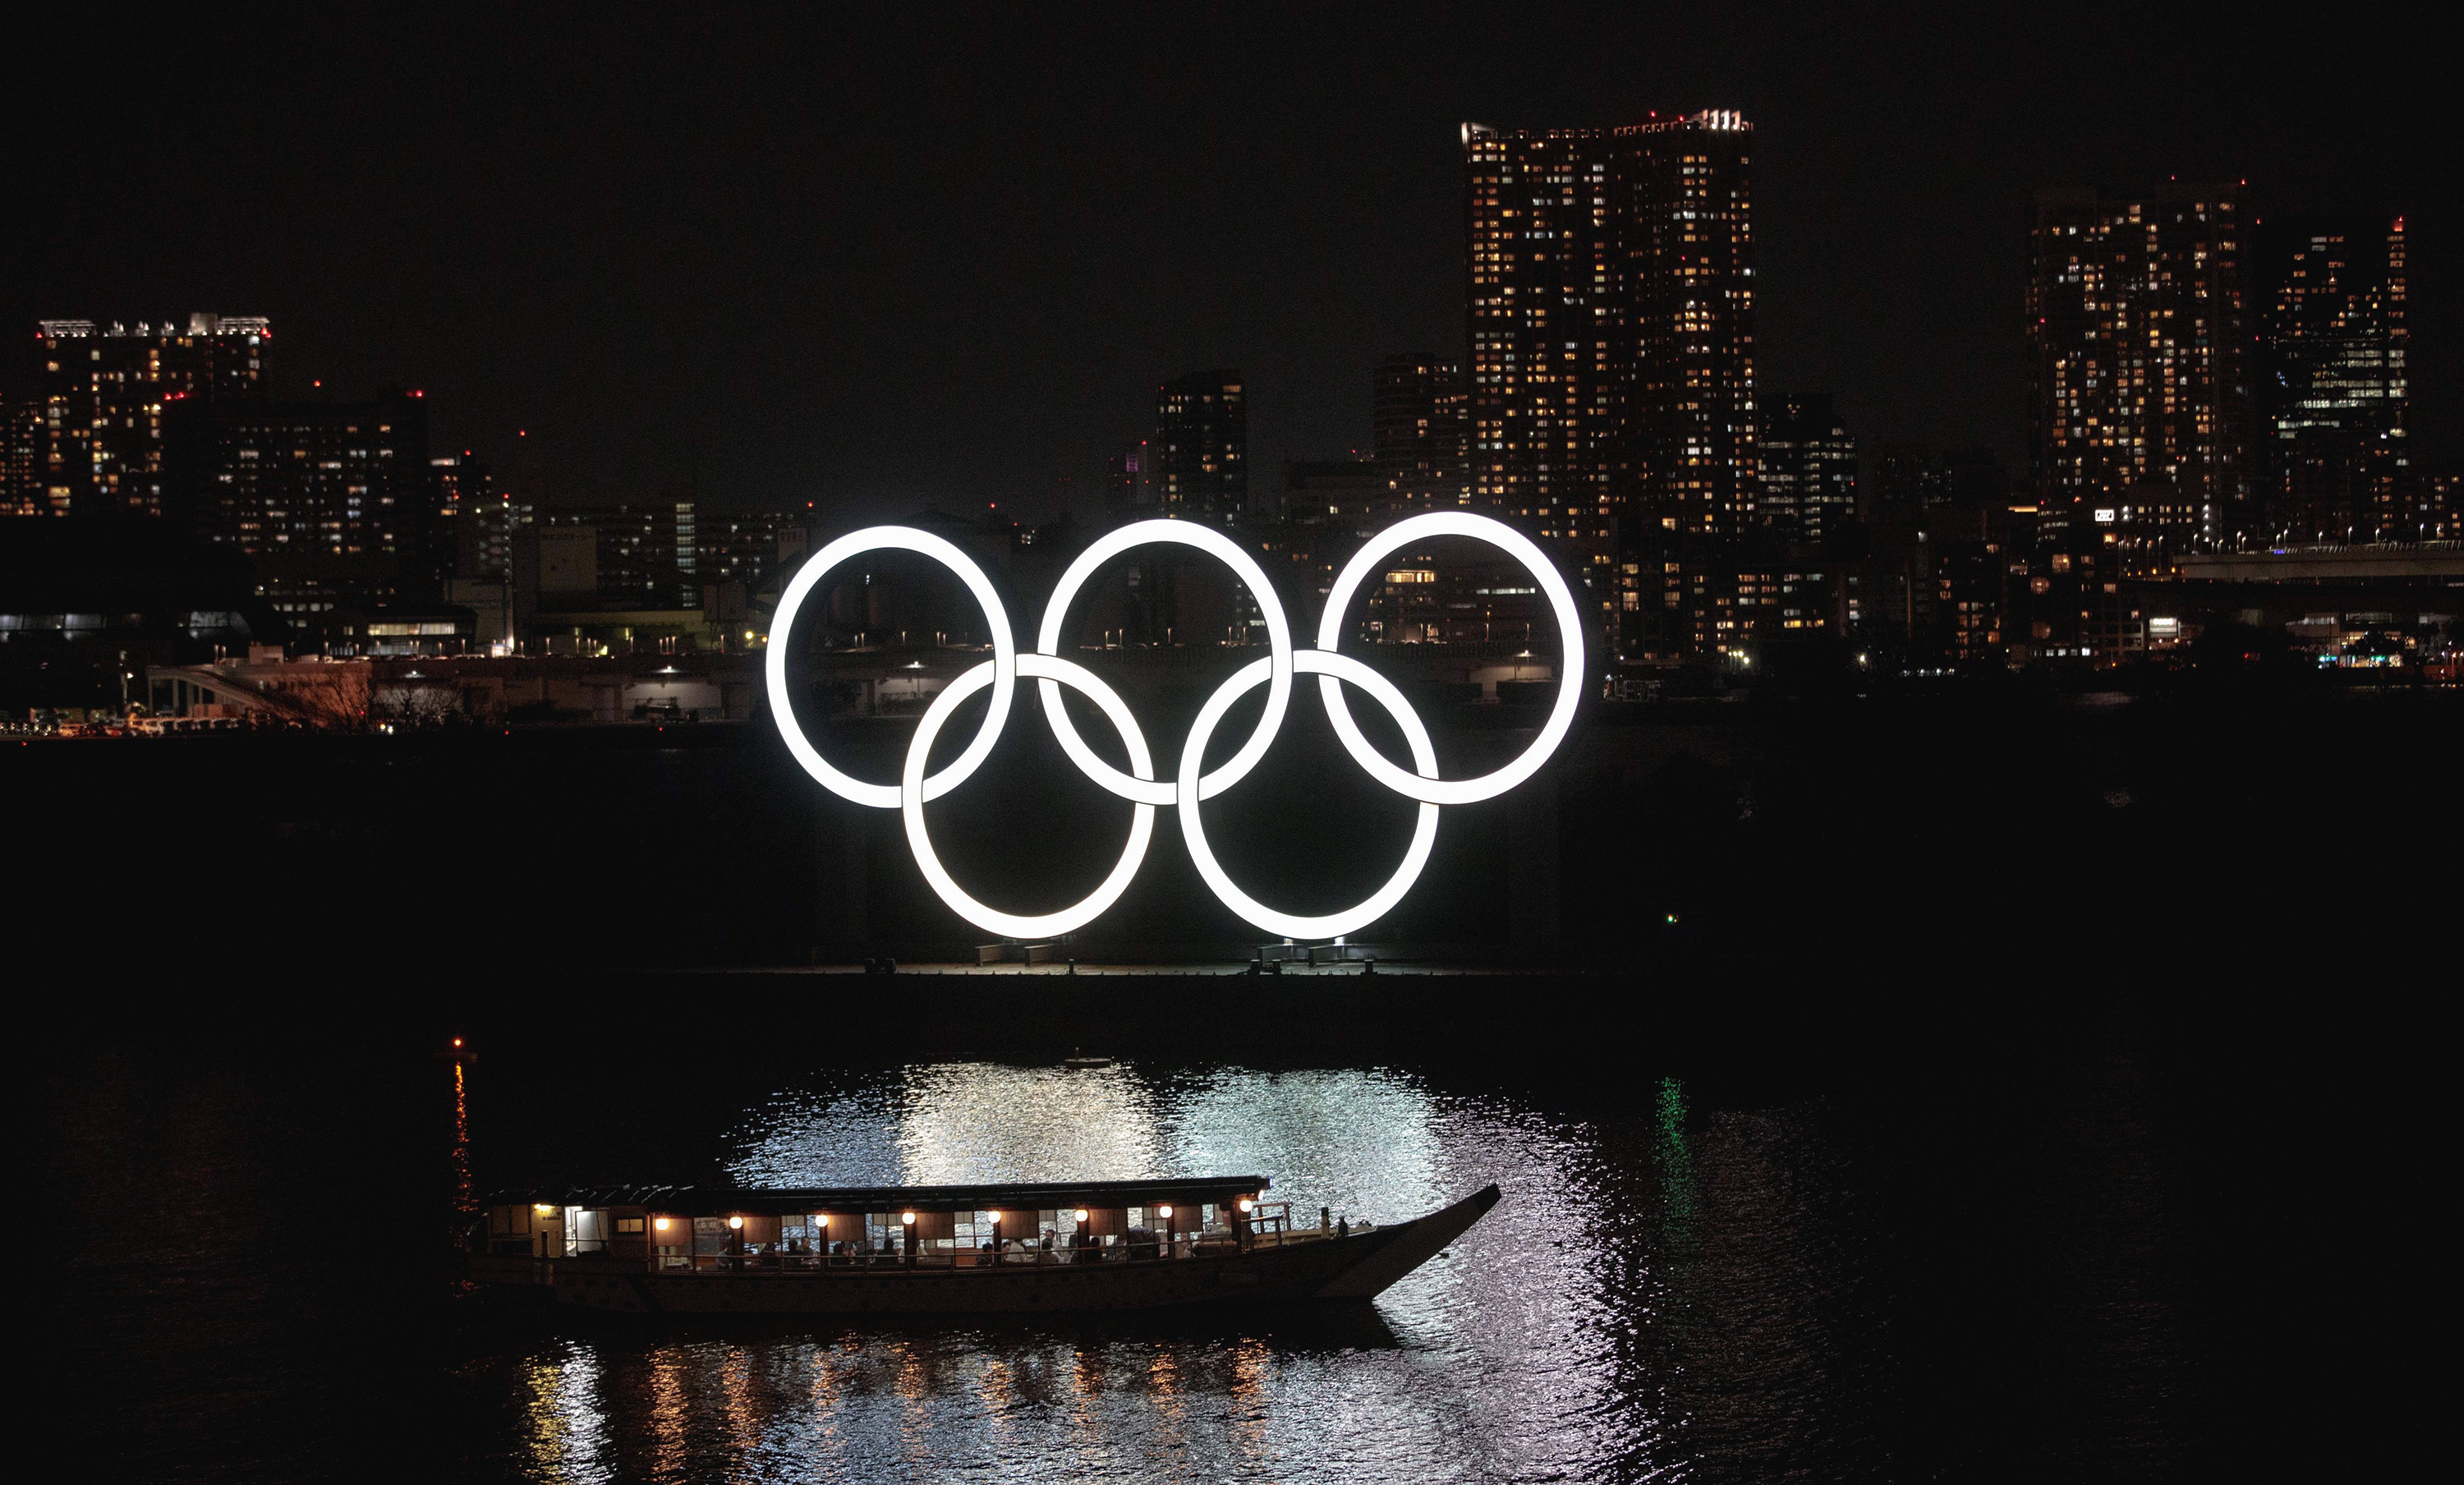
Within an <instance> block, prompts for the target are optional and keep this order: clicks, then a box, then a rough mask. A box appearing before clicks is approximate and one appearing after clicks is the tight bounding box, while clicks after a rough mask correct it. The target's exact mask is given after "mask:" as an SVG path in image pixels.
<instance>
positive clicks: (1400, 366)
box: [1372, 350, 1471, 511]
mask: <svg viewBox="0 0 2464 1485" xmlns="http://www.w3.org/2000/svg"><path fill="white" fill-rule="evenodd" d="M1372 395H1373V398H1374V407H1375V414H1374V416H1375V423H1374V424H1373V432H1374V433H1375V449H1376V461H1377V472H1378V473H1379V474H1380V475H1382V476H1384V477H1385V479H1386V490H1387V498H1388V500H1389V501H1390V506H1391V508H1397V509H1402V510H1409V511H1419V510H1434V509H1440V508H1447V507H1453V506H1460V505H1468V504H1469V503H1471V488H1470V484H1469V481H1468V476H1469V473H1470V470H1469V465H1468V462H1467V460H1466V458H1465V454H1466V452H1467V445H1468V443H1469V435H1470V425H1469V423H1468V421H1467V420H1466V418H1465V416H1464V413H1465V410H1466V405H1467V403H1468V401H1469V398H1468V394H1467V393H1466V392H1465V391H1464V390H1463V367H1462V366H1460V365H1458V364H1457V363H1455V362H1451V361H1441V360H1440V359H1438V358H1437V357H1435V356H1433V355H1430V354H1429V353H1428V352H1427V351H1418V350H1415V351H1405V352H1403V353H1402V354H1400V355H1396V356H1389V357H1387V358H1386V359H1385V360H1383V361H1380V362H1379V363H1377V371H1376V375H1375V382H1374V384H1373V386H1372Z"/></svg>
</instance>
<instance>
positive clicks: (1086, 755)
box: [1035, 521, 1382, 805]
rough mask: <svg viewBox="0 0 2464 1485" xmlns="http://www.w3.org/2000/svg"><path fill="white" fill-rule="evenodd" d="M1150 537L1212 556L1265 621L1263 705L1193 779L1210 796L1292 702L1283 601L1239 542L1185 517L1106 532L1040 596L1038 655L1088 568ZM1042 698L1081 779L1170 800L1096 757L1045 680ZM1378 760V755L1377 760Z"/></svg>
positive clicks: (1246, 761) (1244, 768) (1252, 758)
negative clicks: (1253, 721)
mask: <svg viewBox="0 0 2464 1485" xmlns="http://www.w3.org/2000/svg"><path fill="white" fill-rule="evenodd" d="M1153 542H1171V543H1178V544H1180V545H1182V546H1195V547H1197V548H1198V549H1199V551H1201V552H1204V553H1206V554H1207V555H1209V556H1211V557H1215V558H1218V559H1220V560H1221V562H1222V563H1223V565H1225V566H1227V567H1230V568H1231V569H1232V571H1233V574H1234V575H1235V576H1237V577H1239V578H1240V579H1241V581H1242V582H1243V583H1246V584H1248V585H1249V591H1250V592H1251V593H1252V594H1254V595H1256V597H1257V600H1258V610H1259V611H1260V612H1261V613H1263V614H1265V619H1266V658H1267V660H1268V661H1269V662H1270V666H1269V674H1268V684H1267V687H1266V710H1265V714H1264V715H1262V716H1261V717H1259V719H1258V730H1257V731H1255V732H1253V733H1251V734H1250V735H1249V741H1248V742H1246V743H1243V744H1242V746H1241V751H1239V752H1237V753H1235V754H1233V755H1232V756H1231V757H1230V758H1228V759H1226V760H1225V761H1224V764H1223V766H1222V767H1221V768H1218V769H1216V770H1215V771H1214V772H1213V773H1210V774H1208V775H1206V776H1205V777H1204V778H1203V779H1201V780H1199V786H1198V797H1199V798H1200V799H1213V798H1214V797H1215V796H1216V795H1218V794H1221V793H1222V792H1223V791H1224V790H1225V789H1228V788H1230V787H1232V786H1233V785H1235V784H1238V783H1240V782H1241V781H1242V780H1243V779H1244V778H1247V777H1248V776H1249V770H1250V769H1252V768H1255V767H1256V766H1258V760H1259V759H1261V758H1264V757H1265V756H1266V749H1267V748H1268V747H1269V746H1271V745H1273V743H1274V741H1275V734H1276V733H1278V732H1280V731H1282V730H1283V725H1284V713H1285V711H1286V710H1287V708H1289V707H1290V705H1291V700H1292V630H1291V624H1290V622H1289V621H1288V620H1287V619H1286V618H1285V617H1284V604H1283V600H1282V599H1280V598H1277V597H1276V596H1275V590H1274V588H1273V587H1272V586H1270V585H1269V584H1268V583H1267V582H1266V571H1265V568H1264V567H1261V566H1259V565H1258V561H1257V559H1256V558H1254V557H1252V556H1250V555H1249V554H1248V553H1247V552H1244V551H1243V550H1242V549H1241V547H1240V544H1239V543H1236V542H1234V541H1233V540H1232V539H1231V538H1230V537H1228V536H1225V535H1224V534H1223V533H1222V532H1221V531H1218V530H1216V529H1215V528H1214V527H1212V526H1201V525H1199V524H1198V523H1197V522H1196V521H1133V522H1131V523H1130V524H1128V525H1126V526H1121V527H1118V528H1116V529H1114V530H1111V531H1108V532H1106V533H1105V534H1104V535H1103V536H1101V537H1099V538H1097V539H1096V542H1095V544H1094V545H1092V546H1089V547H1088V548H1087V549H1086V550H1085V551H1083V552H1081V553H1079V554H1078V560H1077V561H1076V562H1073V563H1071V564H1070V565H1069V570H1067V572H1064V573H1063V574H1061V582H1060V585H1059V586H1058V587H1054V588H1053V590H1052V596H1051V597H1050V598H1048V599H1046V600H1045V604H1044V626H1043V628H1042V629H1040V630H1038V631H1037V632H1036V636H1035V648H1036V649H1037V650H1038V651H1039V652H1041V653H1042V654H1060V653H1061V626H1062V622H1063V621H1064V620H1065V619H1067V617H1068V616H1069V602H1070V600H1071V599H1073V598H1076V597H1077V596H1078V589H1079V588H1081V587H1085V586H1086V583H1087V580H1088V579H1089V578H1090V577H1092V576H1094V574H1095V569H1096V568H1098V567H1100V566H1102V565H1104V564H1106V563H1108V562H1110V561H1111V560H1112V559H1113V558H1115V557H1117V556H1119V555H1120V554H1121V553H1123V552H1125V551H1128V550H1129V549H1130V548H1131V547H1133V546H1144V545H1146V544H1148V543H1153ZM1039 689H1040V690H1041V692H1042V693H1043V696H1044V715H1045V718H1046V719H1047V720H1050V721H1051V723H1052V731H1053V734H1054V736H1056V737H1058V738H1059V739H1060V740H1061V746H1062V750H1063V751H1065V752H1067V754H1068V755H1069V761H1070V762H1071V763H1074V764H1076V765H1078V766H1079V768H1080V769H1082V770H1083V771H1084V772H1085V773H1086V775H1087V777H1089V778H1090V779H1092V780H1094V781H1095V782H1096V783H1098V784H1100V785H1102V786H1103V787H1106V788H1108V789H1110V790H1111V791H1112V792H1113V793H1115V794H1118V795H1120V796H1121V797H1122V798H1123V799H1134V800H1138V801H1140V802H1142V803H1147V804H1156V805H1169V804H1173V803H1176V802H1177V801H1176V799H1175V797H1174V793H1173V789H1172V787H1171V786H1169V785H1152V786H1149V787H1144V788H1141V787H1138V781H1136V780H1133V779H1131V778H1130V777H1128V776H1127V775H1125V774H1123V773H1122V772H1121V771H1120V770H1119V769H1117V768H1115V767H1113V766H1112V765H1110V764H1108V763H1106V762H1104V761H1103V760H1102V759H1100V758H1097V757H1096V756H1095V755H1094V753H1093V752H1092V751H1090V750H1089V748H1088V746H1087V744H1086V743H1083V742H1081V741H1080V740H1079V737H1078V729H1077V728H1076V727H1075V726H1072V725H1071V724H1070V721H1069V713H1068V712H1067V709H1065V708H1064V707H1063V706H1062V704H1061V688H1060V687H1058V686H1055V685H1052V684H1051V683H1050V682H1046V683H1045V684H1044V685H1043V686H1041V687H1040V688H1039ZM1381 762H1382V760H1381Z"/></svg>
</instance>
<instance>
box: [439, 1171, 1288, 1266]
mask: <svg viewBox="0 0 2464 1485" xmlns="http://www.w3.org/2000/svg"><path fill="white" fill-rule="evenodd" d="M1272 1185H1273V1183H1272V1182H1270V1181H1269V1180H1268V1179H1267V1178H1266V1177H1265V1176H1257V1175H1243V1176H1212V1177H1198V1178H1191V1179H1186V1180H1168V1181H1104V1182H1061V1183H1042V1184H1038V1183H1011V1184H995V1185H983V1186H870V1187H868V1186H850V1187H837V1188H814V1189H804V1190H728V1189H718V1188H705V1187H697V1186H598V1187H588V1188H583V1189H578V1190H557V1191H517V1192H500V1193H497V1194H495V1195H494V1196H492V1197H491V1198H490V1199H489V1201H488V1203H487V1220H486V1225H485V1229H484V1231H481V1232H474V1234H473V1236H474V1239H475V1241H474V1243H473V1248H474V1249H475V1251H476V1252H480V1253H484V1254H486V1255H488V1256H489V1257H492V1258H515V1259H521V1258H529V1259H539V1258H550V1259H558V1258H570V1259H598V1260H603V1261H605V1262H609V1263H613V1264H616V1265H622V1266H627V1267H630V1266H636V1265H638V1266H640V1267H642V1268H645V1269H648V1270H651V1271H654V1272H655V1271H667V1270H673V1271H688V1272H689V1271H717V1272H724V1271H730V1270H745V1269H771V1270H777V1269H808V1268H847V1267H856V1268H879V1267H897V1268H971V1267H977V1266H983V1265H997V1264H1010V1263H1022V1262H1064V1263H1068V1262H1086V1261H1096V1262H1100V1261H1105V1260H1108V1259H1114V1258H1118V1259H1122V1260H1129V1259H1137V1258H1162V1257H1186V1256H1194V1255H1196V1254H1198V1253H1200V1252H1238V1251H1242V1250H1244V1249H1247V1248H1249V1247H1251V1246H1252V1245H1253V1244H1254V1243H1255V1242H1256V1240H1258V1239H1259V1238H1261V1237H1266V1238H1268V1239H1269V1240H1270V1241H1271V1240H1280V1239H1286V1238H1287V1237H1289V1236H1296V1235H1297V1234H1293V1233H1291V1231H1290V1229H1291V1220H1290V1217H1291V1214H1290V1208H1289V1204H1288V1203H1281V1202H1276V1203H1269V1202H1267V1201H1266V1200H1265V1195H1266V1192H1267V1190H1268V1189H1269V1188H1270V1187H1271V1186H1272Z"/></svg>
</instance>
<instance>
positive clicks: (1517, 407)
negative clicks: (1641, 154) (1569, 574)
mask: <svg viewBox="0 0 2464 1485" xmlns="http://www.w3.org/2000/svg"><path fill="white" fill-rule="evenodd" d="M1614 154H1615V149H1614V146H1613V144H1612V142H1611V139H1610V135H1609V132H1608V131H1607V130H1606V129H1537V130H1522V129H1513V130H1501V129H1495V128H1491V127H1489V126H1488V125H1486V124H1481V123H1467V124H1465V125H1463V210H1464V214H1465V234H1466V236H1467V237H1468V239H1469V240H1468V242H1467V244H1466V247H1467V252H1466V255H1465V257H1466V262H1467V266H1468V269H1469V276H1470V281H1469V283H1468V285H1467V290H1468V292H1467V294H1466V296H1465V299H1466V304H1467V307H1468V311H1469V321H1470V322H1469V325H1468V334H1469V341H1470V368H1471V385H1470V392H1471V398H1470V421H1471V451H1470V453H1471V461H1470V462H1471V479H1470V485H1471V499H1470V503H1471V504H1472V505H1474V506H1476V507H1481V508H1485V509H1491V510H1500V511H1504V512H1506V513H1508V514H1511V515H1514V516H1517V517H1521V518H1523V519H1524V520H1526V521H1530V522H1531V524H1532V525H1533V527H1534V528H1535V529H1536V530H1538V531H1539V532H1540V533H1541V534H1542V535H1544V536H1547V537H1550V538H1553V539H1557V540H1561V541H1566V542H1572V543H1578V544H1580V545H1581V546H1582V547H1584V548H1585V549H1586V550H1588V551H1589V552H1590V553H1592V554H1594V555H1602V556H1604V554H1605V552H1606V547H1607V543H1608V540H1609V539H1610V538H1611V537H1612V536H1613V535H1614V534H1615V527H1616V523H1617V508H1618V506H1619V504H1620V503H1621V501H1622V499H1623V497H1624V496H1625V494H1626V493H1627V490H1626V487H1625V482H1624V481H1623V480H1622V479H1621V478H1620V475H1621V472H1622V471H1623V469H1624V468H1625V459H1624V457H1623V448H1624V438H1623V432H1624V429H1623V416H1624V410H1625V390H1626V388H1625V383H1626V380H1627V373H1628V369H1629V346H1628V342H1627V326H1626V301H1625V297H1624V261H1623V255H1622V253H1621V252H1620V250H1619V243H1620V240H1621V239H1620V236H1619V233H1618V231H1617V211H1616V207H1615V203H1614V195H1615V188H1616V187H1615V182H1614V180H1613V179H1612V176H1611V168H1612V166H1613V164H1614Z"/></svg>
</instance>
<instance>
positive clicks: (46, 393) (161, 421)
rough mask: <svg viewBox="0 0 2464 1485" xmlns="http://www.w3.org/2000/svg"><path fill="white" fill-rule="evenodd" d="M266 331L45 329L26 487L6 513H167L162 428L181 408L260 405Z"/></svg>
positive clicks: (67, 325) (222, 323)
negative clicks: (255, 402)
mask: <svg viewBox="0 0 2464 1485" xmlns="http://www.w3.org/2000/svg"><path fill="white" fill-rule="evenodd" d="M273 341H274V332H273V330H272V329H271V328H269V327H268V325H267V323H266V321H264V319H262V318H261V317H258V316H253V315H248V316H242V315H190V316H189V317H188V324H187V329H185V330H182V329H179V328H176V327H174V326H173V325H172V324H171V323H170V322H169V321H165V322H164V323H162V324H160V325H154V324H148V323H146V322H145V321H142V320H141V321H138V322H137V325H136V328H134V329H130V328H128V327H126V326H123V325H121V324H119V323H116V322H115V323H112V324H107V325H98V324H96V323H95V322H94V321H91V320H46V321H41V322H40V324H39V325H38V326H37V327H36V332H35V346H36V349H37V350H38V352H39V353H40V356H41V362H42V367H43V371H42V390H41V392H40V402H41V407H40V413H39V416H40V426H39V428H38V430H37V431H36V433H35V440H36V447H35V448H34V450H33V478H32V484H31V488H24V487H25V486H26V484H27V481H26V480H25V479H24V478H23V477H21V478H20V481H19V483H20V485H21V489H20V492H19V494H18V499H16V501H14V502H12V508H14V509H18V510H31V511H32V512H35V513H40V514H45V515H53V516H105V515H139V516H162V515H165V514H169V513H170V505H171V489H170V484H171V480H170V476H169V473H168V471H167V468H166V462H167V454H166V446H165V417H166V414H167V412H168V411H169V410H171V409H172V408H173V407H174V406H176V405H177V404H181V403H184V402H185V403H188V404H191V405H192V406H193V405H200V404H202V405H205V406H209V407H227V406H231V405H232V404H235V403H245V402H249V401H252V400H254V399H256V398H258V397H260V396H262V395H263V390H264V386H265V359H266V356H267V354H268V353H269V351H270V349H271V347H272V344H273Z"/></svg>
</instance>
